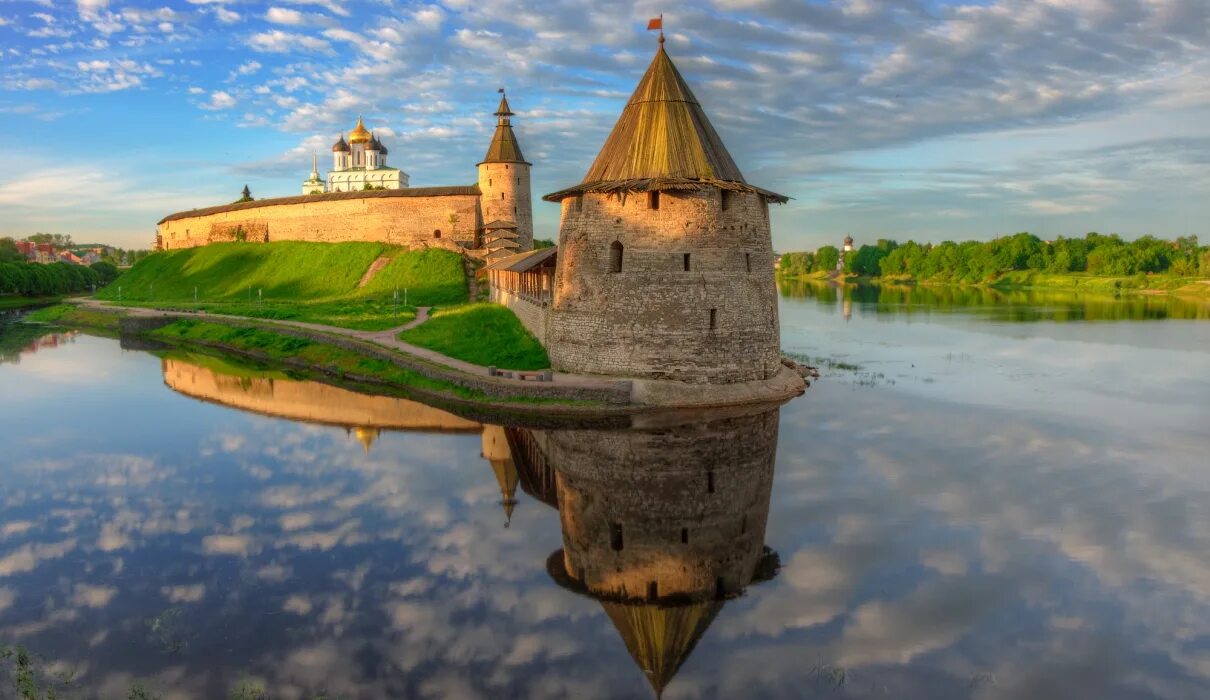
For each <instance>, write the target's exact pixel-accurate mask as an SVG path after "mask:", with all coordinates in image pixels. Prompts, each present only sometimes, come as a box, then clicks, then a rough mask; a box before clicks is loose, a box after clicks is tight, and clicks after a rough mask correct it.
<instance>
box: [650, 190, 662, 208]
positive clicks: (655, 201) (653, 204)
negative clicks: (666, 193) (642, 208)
mask: <svg viewBox="0 0 1210 700" xmlns="http://www.w3.org/2000/svg"><path fill="white" fill-rule="evenodd" d="M647 208H648V209H659V208H660V193H659V192H658V191H656V192H648V193H647Z"/></svg>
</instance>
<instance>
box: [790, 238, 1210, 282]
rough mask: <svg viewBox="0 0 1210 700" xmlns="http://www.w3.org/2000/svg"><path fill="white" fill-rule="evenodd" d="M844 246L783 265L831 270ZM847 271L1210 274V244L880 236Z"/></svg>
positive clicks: (983, 278) (854, 255) (972, 277)
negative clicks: (926, 240) (923, 239)
mask: <svg viewBox="0 0 1210 700" xmlns="http://www.w3.org/2000/svg"><path fill="white" fill-rule="evenodd" d="M837 261H838V256H837V251H836V248H834V247H832V246H824V247H823V248H820V249H819V250H818V251H816V252H815V253H787V254H786V255H784V256H782V258H781V267H780V272H781V274H782V275H783V276H788V277H795V276H804V275H808V274H812V273H820V272H829V271H831V270H834V269H835V268H836V264H837ZM843 267H844V271H845V272H847V273H850V274H856V275H861V276H867V277H879V276H882V277H895V276H902V277H911V278H913V279H917V280H935V281H943V282H969V283H987V282H994V281H996V280H997V279H999V278H1001V277H1003V276H1004V275H1006V274H1009V273H1013V272H1023V271H1031V272H1039V273H1048V274H1052V275H1053V274H1058V275H1063V274H1072V273H1075V274H1087V275H1096V276H1117V277H1129V276H1133V275H1154V274H1167V275H1173V276H1178V277H1197V276H1210V247H1208V246H1200V245H1199V244H1198V240H1197V237H1196V236H1184V237H1180V238H1177V239H1175V240H1172V241H1167V240H1162V239H1159V238H1155V237H1154V236H1143V237H1141V238H1138V239H1136V240H1133V241H1124V240H1122V239H1121V238H1120V237H1118V236H1116V235H1109V236H1105V235H1101V234H1099V233H1090V234H1088V235H1086V236H1085V237H1084V238H1063V237H1059V238H1058V239H1056V240H1054V241H1043V240H1041V239H1040V238H1038V237H1037V236H1035V235H1033V234H1030V233H1018V234H1015V235H1012V236H1003V237H1000V238H996V239H994V240H991V241H965V242H962V243H955V242H953V241H945V242H943V243H936V244H934V243H917V242H915V241H908V242H907V243H903V244H899V243H897V242H895V241H891V240H879V241H878V242H877V243H876V244H874V245H863V246H861V247H860V248H858V249H857V250H855V251H853V252H851V253H848V254H847V255H845V257H844V265H843Z"/></svg>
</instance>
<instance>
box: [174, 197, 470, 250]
mask: <svg viewBox="0 0 1210 700" xmlns="http://www.w3.org/2000/svg"><path fill="white" fill-rule="evenodd" d="M396 191H398V190H396ZM393 192H395V191H393ZM367 194H375V195H379V194H381V193H376V192H372V193H367ZM289 199H290V200H296V199H303V198H289ZM306 199H311V198H306ZM268 201H271V200H268ZM209 212H212V210H205V209H203V210H199V211H198V214H197V215H193V216H191V215H189V213H188V212H183V213H182V214H179V215H173V216H171V217H168V218H167V219H165V220H164V221H162V222H161V223H160V225H159V234H160V238H161V241H162V242H163V246H164V249H165V250H174V249H177V248H192V247H195V246H200V245H206V244H208V243H216V242H220V241H232V240H236V239H237V236H238V235H239V233H238V232H239V231H240V230H242V232H243V235H244V236H245V239H246V240H248V241H254V242H262V241H309V242H315V243H342V242H347V241H377V242H382V243H391V244H394V245H402V246H408V247H412V248H420V247H441V248H449V249H452V250H458V249H460V247H463V246H464V247H467V248H471V247H474V245H475V243H476V241H475V232H476V230H478V228H479V227H480V226H482V224H483V222H482V221H481V220H480V219H479V195H477V194H445V195H434V196H390V197H383V196H367V197H348V196H347V195H344V196H340V197H338V198H337V197H331V196H329V195H318V196H316V197H315V198H314V201H288V202H283V203H282V204H269V205H267V206H251V207H249V206H238V207H234V208H231V209H229V210H226V211H219V212H217V213H209ZM451 215H453V216H456V217H457V222H456V223H454V224H451V223H450V217H451ZM177 217H179V218H177ZM438 231H439V232H440V235H438V234H437V233H436V232H438Z"/></svg>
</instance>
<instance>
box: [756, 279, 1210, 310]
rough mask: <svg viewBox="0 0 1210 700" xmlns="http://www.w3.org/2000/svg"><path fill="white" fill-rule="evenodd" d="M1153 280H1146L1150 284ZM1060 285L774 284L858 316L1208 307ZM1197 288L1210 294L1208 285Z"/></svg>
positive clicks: (1171, 297) (783, 281)
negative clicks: (859, 313) (852, 310)
mask: <svg viewBox="0 0 1210 700" xmlns="http://www.w3.org/2000/svg"><path fill="white" fill-rule="evenodd" d="M1012 274H1017V273H1012ZM1029 274H1042V273H1029ZM1070 277H1074V276H1070ZM1113 279H1114V278H1098V277H1089V276H1087V275H1084V276H1080V277H1077V278H1076V280H1077V281H1079V282H1082V283H1093V282H1101V283H1105V282H1107V281H1110V280H1113ZM1174 279H1178V280H1179V279H1180V278H1174ZM1156 281H1157V280H1155V279H1152V280H1151V282H1152V283H1153V284H1154V283H1155V282H1156ZM1160 281H1163V280H1160ZM1061 283H1062V280H1059V279H1048V280H1047V281H1045V282H1042V283H1038V284H1033V283H1021V284H1018V283H1013V284H1008V285H1004V286H999V285H996V286H993V285H957V284H943V285H933V284H896V283H894V282H882V283H880V284H843V285H837V284H830V283H828V282H826V281H823V280H816V279H811V278H810V277H808V278H805V279H790V278H782V279H780V280H778V288H779V290H780V292H781V294H782V295H784V296H788V297H807V298H811V299H814V300H815V301H816V302H818V303H819V304H821V305H825V306H831V307H838V306H840V305H841V304H844V305H845V306H849V308H852V307H853V306H855V305H860V309H861V311H862V313H869V312H871V311H872V312H875V313H887V314H896V315H914V314H919V315H931V314H949V313H959V314H976V315H979V316H982V317H985V318H987V319H989V320H995V321H1001V322H1032V321H1120V320H1135V321H1142V320H1148V319H1169V318H1179V319H1210V305H1208V304H1206V303H1204V302H1203V301H1202V300H1201V299H1195V298H1188V297H1187V296H1186V295H1185V294H1182V295H1180V296H1176V295H1166V294H1130V295H1119V294H1117V293H1116V292H1118V291H1119V290H1118V288H1115V287H1114V286H1113V285H1112V284H1111V283H1110V284H1103V285H1093V284H1084V285H1081V286H1077V287H1065V286H1062V284H1061ZM1198 286H1200V287H1202V288H1204V289H1205V290H1206V293H1207V294H1208V295H1210V284H1201V285H1198Z"/></svg>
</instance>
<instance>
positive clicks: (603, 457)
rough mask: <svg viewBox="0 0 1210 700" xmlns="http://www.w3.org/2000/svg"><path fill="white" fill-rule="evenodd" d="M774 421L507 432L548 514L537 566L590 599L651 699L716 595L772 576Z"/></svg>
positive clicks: (762, 417) (722, 598)
mask: <svg viewBox="0 0 1210 700" xmlns="http://www.w3.org/2000/svg"><path fill="white" fill-rule="evenodd" d="M777 418H778V411H777V409H774V410H771V411H768V412H766V413H762V414H759V415H752V416H744V417H738V418H728V419H724V420H717V421H712V422H706V423H697V424H692V425H684V426H679V427H671V428H659V429H631V430H610V431H600V430H559V431H526V430H509V431H507V434H508V437H509V441H510V447H511V449H512V453H513V457H514V462H515V464H516V466H517V471H518V480H519V482H520V484H521V487H522V489H523V490H524V491H526V492H527V493H530V494H531V495H533V496H535V497H537V498H538V499H539V500H541V501H542V502H545V503H547V504H549V505H552V506H554V507H556V508H558V510H559V517H560V522H561V525H562V531H563V548H562V549H561V550H559V551H556V552H554V553H553V554H551V556H550V557H549V558H548V560H547V571H548V573H549V574H550V576H551V577H552V578H553V579H554V580H555V581H556V582H557V583H558V584H559V585H561V586H563V587H564V588H567V589H568V590H571V591H574V592H576V593H580V594H583V595H587V596H590V597H592V598H594V599H596V600H598V601H599V602H600V603H601V605H602V607H603V608H604V610H605V613H606V615H608V617H609V619H610V621H611V622H612V623H613V625H614V626H615V627H616V628H617V631H618V633H619V635H620V636H621V638H622V641H623V643H624V644H625V645H626V648H627V650H628V651H629V652H630V655H631V656H632V657H633V658H634V660H635V663H636V664H638V666H639V669H640V670H641V671H642V672H643V674H644V675H645V676H646V677H647V680H648V682H649V683H650V684H651V687H652V688H653V689H654V690H655V693H656V695H657V696H659V695H661V694H662V693H663V691H664V688H665V687H666V686H667V685H668V683H669V682H670V681H671V680H672V678H673V677H674V676H675V675H676V673H677V670H678V669H679V668H680V667H681V666H682V664H684V663H685V661H686V660H687V659H688V658H689V655H690V654H691V653H692V652H693V649H694V647H695V646H696V645H697V642H698V640H700V639H701V638H702V636H703V635H704V634H705V633H706V630H707V629H708V628H709V627H710V624H711V622H713V620H714V618H715V616H716V615H718V613H719V611H720V610H721V609H722V607H723V606H724V604H725V603H726V601H727V600H728V599H730V598H733V597H735V596H738V595H740V594H742V593H743V592H744V590H745V589H746V588H747V587H748V586H750V585H752V584H754V583H760V582H762V581H765V580H768V579H769V578H772V577H773V576H774V575H775V574H776V572H777V568H778V559H777V554H776V553H774V552H773V551H772V550H771V549H769V548H768V547H766V546H765V524H766V521H767V520H768V517H769V497H770V492H771V488H772V482H773V466H774V457H775V453H776V448H777V425H778V422H777ZM552 487H553V488H552Z"/></svg>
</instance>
